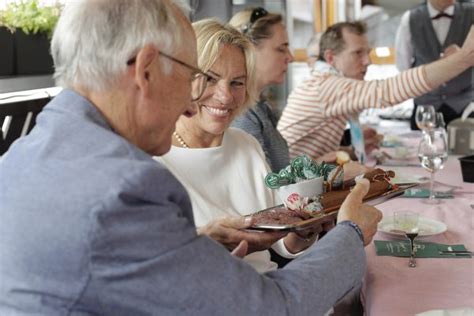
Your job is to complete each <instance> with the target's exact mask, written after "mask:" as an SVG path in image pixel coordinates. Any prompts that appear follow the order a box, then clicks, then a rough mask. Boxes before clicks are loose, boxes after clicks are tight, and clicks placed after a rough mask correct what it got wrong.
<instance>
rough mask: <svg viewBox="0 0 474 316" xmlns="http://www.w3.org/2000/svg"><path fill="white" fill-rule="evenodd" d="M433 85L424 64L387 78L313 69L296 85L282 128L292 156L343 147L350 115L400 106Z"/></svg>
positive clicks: (281, 123)
mask: <svg viewBox="0 0 474 316" xmlns="http://www.w3.org/2000/svg"><path fill="white" fill-rule="evenodd" d="M431 89H432V88H431V87H430V86H429V85H428V82H427V80H426V75H425V71H424V66H421V67H417V68H413V69H410V70H407V71H404V72H402V73H400V74H399V75H397V76H395V77H392V78H389V79H385V80H371V81H363V80H354V79H349V78H344V77H340V76H338V75H334V74H330V73H320V72H317V71H313V72H312V73H311V78H310V79H308V80H306V81H305V82H303V83H302V84H301V85H300V86H298V87H297V88H295V89H294V90H293V91H292V92H291V94H290V96H289V98H288V104H287V105H286V107H285V109H284V110H283V113H282V116H281V118H280V121H279V122H278V130H279V131H280V133H281V134H282V135H283V137H284V138H285V139H286V141H287V143H288V146H289V148H290V158H291V159H293V158H294V157H296V156H299V155H303V154H306V155H308V156H310V157H312V158H317V157H319V156H321V155H323V154H325V153H328V152H331V151H334V150H337V149H338V148H339V144H340V141H341V139H342V135H343V134H344V128H345V126H346V123H347V120H348V117H349V116H350V115H351V114H353V113H359V112H361V111H362V110H365V109H368V108H383V107H389V106H393V105H396V104H398V103H401V102H402V101H404V100H406V99H409V98H413V97H416V96H419V95H422V94H425V93H426V92H428V91H430V90H431Z"/></svg>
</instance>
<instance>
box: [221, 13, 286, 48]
mask: <svg viewBox="0 0 474 316" xmlns="http://www.w3.org/2000/svg"><path fill="white" fill-rule="evenodd" d="M254 10H255V8H248V9H245V10H243V11H240V12H237V13H236V14H234V16H233V17H232V18H231V19H230V21H229V24H230V25H232V26H233V27H235V28H237V29H238V30H239V31H240V32H241V33H243V34H244V35H245V37H247V38H248V39H249V40H250V41H251V42H252V43H253V44H255V45H257V46H258V44H259V43H260V41H261V40H262V39H266V38H270V37H272V36H273V33H272V26H273V25H275V24H278V23H283V17H282V16H281V14H276V13H267V14H266V15H264V16H262V17H260V18H258V19H257V20H255V22H253V23H250V17H251V16H252V12H253V11H254Z"/></svg>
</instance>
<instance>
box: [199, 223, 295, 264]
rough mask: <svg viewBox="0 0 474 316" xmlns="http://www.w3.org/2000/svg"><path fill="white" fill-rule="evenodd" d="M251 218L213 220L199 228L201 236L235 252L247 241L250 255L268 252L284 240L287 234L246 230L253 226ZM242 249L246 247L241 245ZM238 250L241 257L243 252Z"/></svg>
mask: <svg viewBox="0 0 474 316" xmlns="http://www.w3.org/2000/svg"><path fill="white" fill-rule="evenodd" d="M252 222H253V220H252V218H251V217H225V218H220V219H216V220H213V221H211V222H209V223H208V224H207V225H205V226H203V227H200V228H198V230H197V232H198V234H199V235H207V236H208V237H210V238H212V239H214V240H215V241H217V242H219V243H221V244H223V245H224V246H225V247H226V248H227V249H229V250H234V249H235V248H236V247H237V246H239V245H240V243H241V242H242V241H243V240H245V241H246V242H247V243H248V251H247V252H248V253H251V252H255V251H260V250H266V249H268V248H270V246H271V245H272V244H273V243H275V242H276V241H277V240H278V239H280V238H283V237H284V236H286V234H288V233H287V232H260V231H246V230H244V229H246V228H248V227H250V226H252ZM240 247H244V246H243V245H240ZM235 250H236V252H237V253H236V255H237V256H239V254H241V251H240V250H239V249H235Z"/></svg>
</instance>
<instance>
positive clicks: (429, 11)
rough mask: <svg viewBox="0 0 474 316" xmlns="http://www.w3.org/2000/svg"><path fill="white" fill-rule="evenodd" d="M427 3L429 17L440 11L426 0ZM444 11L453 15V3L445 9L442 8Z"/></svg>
mask: <svg viewBox="0 0 474 316" xmlns="http://www.w3.org/2000/svg"><path fill="white" fill-rule="evenodd" d="M427 4H428V13H429V15H430V18H433V17H435V16H436V15H437V14H438V13H441V11H438V10H436V9H435V8H434V7H433V6H432V5H431V3H430V2H429V1H427ZM444 13H446V14H449V15H454V4H453V5H450V6H449V7H447V8H446V10H444Z"/></svg>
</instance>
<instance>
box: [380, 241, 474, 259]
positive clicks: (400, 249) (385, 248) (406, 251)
mask: <svg viewBox="0 0 474 316" xmlns="http://www.w3.org/2000/svg"><path fill="white" fill-rule="evenodd" d="M374 243H375V250H376V253H377V256H393V257H409V256H410V242H409V241H408V240H390V241H387V240H374ZM448 247H451V249H448ZM447 250H461V251H465V250H467V249H466V247H465V246H464V245H443V244H437V243H431V242H422V241H417V240H415V252H416V257H417V258H471V255H469V254H451V253H449V254H442V253H440V252H441V251H447Z"/></svg>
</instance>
